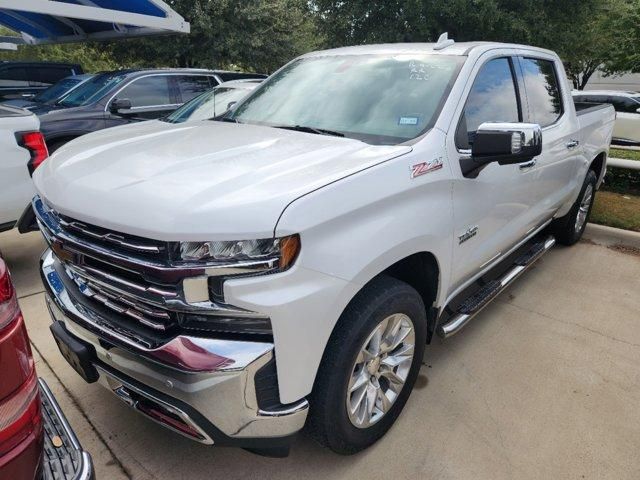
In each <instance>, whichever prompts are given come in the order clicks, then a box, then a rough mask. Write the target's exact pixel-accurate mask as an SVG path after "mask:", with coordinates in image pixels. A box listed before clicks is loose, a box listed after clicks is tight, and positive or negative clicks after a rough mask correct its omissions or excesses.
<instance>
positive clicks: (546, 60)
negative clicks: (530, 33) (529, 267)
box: [518, 52, 583, 223]
mask: <svg viewBox="0 0 640 480" xmlns="http://www.w3.org/2000/svg"><path fill="white" fill-rule="evenodd" d="M518 60H519V62H518V63H519V74H520V75H521V76H522V79H523V84H524V87H525V92H526V99H527V105H528V114H527V115H528V121H529V122H531V123H537V124H538V125H540V127H541V128H542V142H543V144H542V153H541V154H540V155H539V156H538V157H537V158H536V164H535V165H534V166H533V167H531V172H530V176H531V181H532V182H533V183H532V185H533V188H532V189H531V190H530V191H529V192H528V197H529V198H530V201H531V208H532V209H533V212H532V215H531V217H532V218H535V219H536V222H538V223H540V222H543V221H545V220H547V219H550V218H551V217H552V216H553V215H554V214H555V212H556V211H557V210H558V208H560V207H561V206H562V205H563V204H565V203H566V201H567V199H568V198H569V197H570V196H571V195H572V194H573V193H574V192H575V184H576V182H577V181H580V182H582V180H583V179H577V178H576V177H575V175H576V172H577V168H578V161H579V152H580V151H581V149H580V138H579V132H580V126H579V125H578V121H577V118H576V114H575V107H574V104H573V99H572V97H571V92H570V91H569V88H568V84H567V82H566V81H561V79H562V78H566V76H565V73H564V69H563V68H562V65H560V63H559V62H557V61H556V60H555V58H554V57H553V56H551V55H546V54H544V53H538V52H535V54H532V52H524V53H523V54H522V55H521V56H520V57H519V58H518Z"/></svg>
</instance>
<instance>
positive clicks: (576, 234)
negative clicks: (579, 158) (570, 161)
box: [551, 170, 598, 245]
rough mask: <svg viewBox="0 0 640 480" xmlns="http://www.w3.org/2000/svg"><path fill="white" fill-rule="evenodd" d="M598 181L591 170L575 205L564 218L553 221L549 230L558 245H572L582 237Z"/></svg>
mask: <svg viewBox="0 0 640 480" xmlns="http://www.w3.org/2000/svg"><path fill="white" fill-rule="evenodd" d="M597 182H598V179H597V177H596V174H595V172H594V171H593V170H589V172H588V173H587V176H586V178H585V180H584V184H583V185H582V189H581V190H580V195H578V199H577V200H576V203H574V204H573V207H571V210H570V211H569V213H567V214H566V215H565V216H564V217H562V218H558V219H557V220H554V222H553V223H552V224H551V230H552V232H553V234H554V235H555V237H556V240H557V241H558V243H561V244H563V245H573V244H574V243H576V242H577V241H578V240H580V238H581V237H582V234H583V233H584V229H585V228H586V226H587V220H588V219H589V215H590V213H591V209H592V208H593V202H594V200H595V196H596V184H597Z"/></svg>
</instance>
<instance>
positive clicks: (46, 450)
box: [0, 254, 93, 480]
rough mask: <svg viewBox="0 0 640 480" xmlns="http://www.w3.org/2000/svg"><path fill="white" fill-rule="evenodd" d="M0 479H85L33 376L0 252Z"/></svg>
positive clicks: (43, 387)
mask: <svg viewBox="0 0 640 480" xmlns="http://www.w3.org/2000/svg"><path fill="white" fill-rule="evenodd" d="M0 371H1V372H2V377H1V380H0V478H2V479H3V480H40V479H41V480H58V479H63V480H66V479H74V480H88V479H91V478H93V464H92V461H91V456H90V455H89V454H88V453H87V452H85V451H83V450H82V447H81V446H80V442H79V441H78V438H77V437H76V435H75V433H74V432H73V430H72V428H71V426H70V425H69V422H68V421H67V419H66V418H65V416H64V414H63V413H62V411H61V410H60V407H59V406H58V404H57V402H56V400H55V398H54V396H53V394H52V393H51V390H49V387H48V386H47V384H46V382H45V381H44V380H42V379H38V377H37V375H36V369H35V362H34V359H33V356H32V354H31V347H30V345H29V338H28V335H27V329H26V327H25V324H24V319H23V318H22V314H21V313H20V308H19V307H18V300H17V298H16V292H15V289H14V288H13V285H12V283H11V277H10V275H9V271H8V268H7V265H6V263H5V262H4V260H3V259H2V254H0Z"/></svg>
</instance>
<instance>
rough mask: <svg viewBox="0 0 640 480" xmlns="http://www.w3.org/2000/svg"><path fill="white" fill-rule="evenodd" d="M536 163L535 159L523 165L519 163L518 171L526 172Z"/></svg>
mask: <svg viewBox="0 0 640 480" xmlns="http://www.w3.org/2000/svg"><path fill="white" fill-rule="evenodd" d="M536 163H538V159H537V158H534V159H533V160H530V161H528V162H525V163H521V164H520V170H528V169H530V168H532V167H535V166H536Z"/></svg>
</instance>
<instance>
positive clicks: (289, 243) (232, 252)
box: [180, 235, 300, 271]
mask: <svg viewBox="0 0 640 480" xmlns="http://www.w3.org/2000/svg"><path fill="white" fill-rule="evenodd" d="M299 252H300V236H299V235H291V236H289V237H282V238H269V239H261V240H237V241H218V242H182V243H181V244H180V258H181V259H182V260H183V261H186V262H203V263H208V264H213V265H215V264H224V265H229V264H231V265H229V266H230V267H231V268H233V264H234V263H244V262H251V263H254V262H257V263H260V262H265V266H267V265H270V268H271V269H277V270H279V271H283V270H286V269H287V268H289V267H290V266H291V265H293V262H295V260H296V258H297V256H298V253H299Z"/></svg>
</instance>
